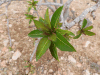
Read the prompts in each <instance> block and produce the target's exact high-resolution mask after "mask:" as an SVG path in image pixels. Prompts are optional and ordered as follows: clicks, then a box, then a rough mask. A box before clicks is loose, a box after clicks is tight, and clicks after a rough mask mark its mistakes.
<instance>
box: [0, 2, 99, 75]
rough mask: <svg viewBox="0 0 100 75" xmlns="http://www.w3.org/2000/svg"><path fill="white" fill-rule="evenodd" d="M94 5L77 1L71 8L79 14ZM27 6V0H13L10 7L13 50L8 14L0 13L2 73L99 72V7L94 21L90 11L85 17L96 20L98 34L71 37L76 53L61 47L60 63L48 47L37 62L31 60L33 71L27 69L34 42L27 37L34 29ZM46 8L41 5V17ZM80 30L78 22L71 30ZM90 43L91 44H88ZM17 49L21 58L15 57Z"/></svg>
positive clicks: (83, 74) (89, 74)
mask: <svg viewBox="0 0 100 75" xmlns="http://www.w3.org/2000/svg"><path fill="white" fill-rule="evenodd" d="M48 1H51V0H48ZM65 1H66V0H64V2H65ZM5 5H6V4H3V5H2V6H5ZM93 5H95V2H92V1H91V0H74V1H73V2H72V4H71V6H70V8H72V9H73V10H75V11H76V12H75V13H76V16H79V15H80V14H81V13H82V12H83V11H84V10H85V9H86V8H88V7H91V6H93ZM26 6H27V2H26V1H13V2H11V4H10V5H9V7H8V18H9V19H10V20H9V27H10V34H11V38H12V50H10V49H9V47H10V46H9V37H8V34H7V33H8V31H7V25H6V24H7V21H6V16H5V15H4V16H0V75H100V7H99V8H98V9H97V10H96V12H95V15H96V19H95V20H93V18H92V17H91V16H90V14H88V15H87V16H86V18H89V19H90V20H91V21H92V22H93V24H92V25H93V26H94V28H93V29H92V30H91V31H93V32H95V33H96V35H95V36H85V35H82V36H81V37H80V38H79V39H77V40H73V39H71V41H70V43H71V44H72V45H73V46H74V47H75V49H76V51H77V52H73V53H72V52H63V51H60V50H58V56H59V60H60V62H58V61H56V60H55V59H54V58H53V57H52V56H51V54H50V52H49V50H48V51H47V52H46V53H45V54H44V55H43V56H42V57H41V59H40V60H39V61H38V62H36V61H35V60H36V59H35V56H34V58H33V61H32V64H33V66H34V67H33V68H32V71H34V73H33V74H32V73H30V72H31V69H30V68H25V66H27V65H28V63H26V62H25V61H29V58H30V55H31V54H32V52H33V50H34V41H35V40H34V39H32V38H30V37H28V36H27V35H28V33H29V32H30V31H32V30H33V29H34V28H29V24H28V22H29V20H26V19H25V15H24V14H25V13H26V10H27V7H26ZM45 10H46V7H45V6H43V7H41V10H40V11H39V14H40V16H41V17H43V16H44V14H45ZM3 12H5V8H2V9H0V14H1V13H3ZM51 13H52V12H50V14H51ZM32 25H33V23H31V24H30V26H32ZM77 29H78V27H77V25H75V26H73V27H72V28H71V29H70V30H71V31H72V32H76V31H77ZM87 43H89V44H88V46H87V47H85V45H86V44H87ZM15 52H18V54H19V55H15V56H19V58H18V59H15V60H14V59H13V56H14V54H15ZM26 73H27V74H26Z"/></svg>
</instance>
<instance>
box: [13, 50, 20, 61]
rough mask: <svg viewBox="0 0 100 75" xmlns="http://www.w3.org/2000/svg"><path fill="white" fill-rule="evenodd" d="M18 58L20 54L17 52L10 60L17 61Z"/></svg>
mask: <svg viewBox="0 0 100 75" xmlns="http://www.w3.org/2000/svg"><path fill="white" fill-rule="evenodd" d="M20 56H21V52H20V51H18V50H17V51H16V52H15V53H14V54H13V56H12V59H13V60H17V59H18V58H19V57H20Z"/></svg>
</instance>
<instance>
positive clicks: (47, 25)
mask: <svg viewBox="0 0 100 75" xmlns="http://www.w3.org/2000/svg"><path fill="white" fill-rule="evenodd" d="M39 21H40V22H42V23H43V24H44V25H45V26H46V28H48V29H51V28H50V26H49V24H48V22H47V21H46V20H45V19H43V18H42V17H40V18H39Z"/></svg>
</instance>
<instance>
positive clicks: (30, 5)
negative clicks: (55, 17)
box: [27, 0, 38, 12]
mask: <svg viewBox="0 0 100 75" xmlns="http://www.w3.org/2000/svg"><path fill="white" fill-rule="evenodd" d="M27 2H28V3H29V7H28V12H30V10H31V9H32V7H33V8H34V10H36V4H37V3H38V1H34V0H32V2H30V1H27Z"/></svg>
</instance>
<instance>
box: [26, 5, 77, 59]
mask: <svg viewBox="0 0 100 75" xmlns="http://www.w3.org/2000/svg"><path fill="white" fill-rule="evenodd" d="M62 9H63V6H61V7H59V8H58V9H57V10H56V11H55V12H54V14H53V16H52V18H51V21H50V19H49V11H48V9H47V10H46V13H45V17H44V19H43V18H41V17H40V18H39V21H38V20H34V24H35V26H36V28H37V30H33V31H31V32H30V33H29V34H28V36H29V37H32V38H38V37H42V39H41V40H40V42H39V44H38V47H37V52H36V60H37V61H38V60H39V59H40V58H41V56H42V55H43V54H44V53H45V52H46V51H47V49H49V50H50V52H51V54H52V56H53V57H54V58H55V59H56V60H58V61H59V59H58V55H57V49H56V48H59V49H60V50H61V51H69V52H75V51H76V50H75V49H74V47H73V46H72V45H71V44H70V43H69V42H68V40H69V38H72V37H71V36H75V35H74V34H73V33H72V32H71V31H68V30H62V29H60V26H61V25H62V23H59V17H60V14H61V11H62Z"/></svg>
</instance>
